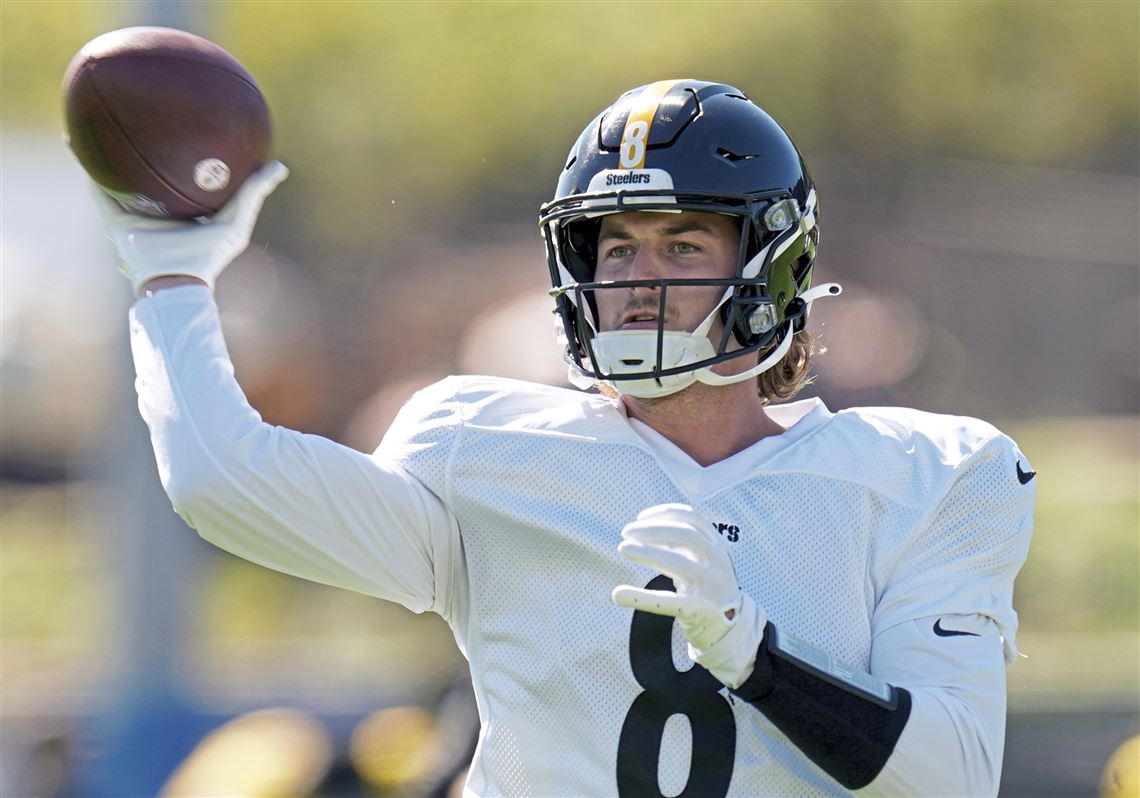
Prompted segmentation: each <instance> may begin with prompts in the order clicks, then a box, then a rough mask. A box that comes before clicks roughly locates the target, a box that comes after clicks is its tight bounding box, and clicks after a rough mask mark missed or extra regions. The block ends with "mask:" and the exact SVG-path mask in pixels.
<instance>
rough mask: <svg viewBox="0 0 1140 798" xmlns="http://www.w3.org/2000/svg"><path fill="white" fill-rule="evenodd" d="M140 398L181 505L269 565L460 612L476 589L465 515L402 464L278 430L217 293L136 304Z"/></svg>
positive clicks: (173, 292)
mask: <svg viewBox="0 0 1140 798" xmlns="http://www.w3.org/2000/svg"><path fill="white" fill-rule="evenodd" d="M131 347H132V350H133V352H134V359H135V368H136V372H137V380H136V387H137V390H138V395H139V408H140V411H141V412H142V415H143V418H144V419H145V420H146V422H147V425H148V426H149V427H150V432H151V440H152V443H153V445H154V450H155V456H156V458H157V461H158V470H159V474H160V477H161V479H162V483H163V486H164V488H165V489H166V491H167V494H168V495H169V496H170V498H171V501H172V502H173V503H174V506H175V509H176V510H177V511H178V512H179V514H180V515H182V517H183V518H184V519H185V520H186V522H187V523H188V524H190V525H191V526H192V527H194V528H195V529H196V530H198V532H199V534H201V535H202V537H204V538H206V539H207V540H209V541H211V542H213V543H215V544H217V545H218V546H220V547H222V548H224V549H226V550H227V551H230V552H232V553H234V554H236V555H238V556H239V557H243V558H245V559H247V560H250V561H252V562H255V563H258V564H260V565H264V566H267V567H269V568H273V569H275V570H278V571H283V572H285V573H288V574H293V575H295V576H300V577H303V578H306V579H311V580H314V581H317V582H323V583H325V584H330V585H335V586H339V587H344V588H347V589H350V590H354V591H358V592H361V593H367V594H369V595H373V596H377V597H380V598H384V599H389V600H392V601H396V602H399V603H400V604H403V605H404V606H406V607H407V608H409V609H411V610H413V611H415V612H422V611H424V610H427V609H430V610H434V611H436V612H438V613H440V614H441V615H444V617H449V616H450V615H451V614H452V613H453V611H454V610H455V609H456V608H455V607H454V606H453V605H452V602H453V601H462V600H464V599H465V597H466V587H465V580H466V572H465V571H464V570H463V557H462V554H461V551H460V542H459V532H458V525H457V522H456V521H455V519H454V517H453V516H452V515H451V513H450V512H449V511H448V510H447V509H446V507H445V506H444V505H443V503H442V502H441V501H440V500H439V499H438V498H437V497H436V496H435V495H434V494H433V493H431V492H430V491H429V490H427V488H425V487H424V486H423V485H422V484H421V483H420V482H418V481H417V480H416V479H415V478H414V477H412V476H411V475H410V474H408V473H406V472H404V471H403V470H401V469H399V468H397V467H395V466H393V465H391V464H389V463H385V462H383V461H382V460H380V459H379V458H376V457H374V456H369V455H366V454H363V453H361V452H358V451H355V450H353V449H350V448H348V447H345V446H342V445H340V444H337V443H334V442H333V441H330V440H328V439H325V438H321V437H319V436H315V435H305V434H302V433H299V432H295V431H293V430H288V429H283V428H280V427H274V426H272V425H269V424H266V423H264V422H263V421H262V420H261V417H260V416H259V415H258V414H257V412H256V411H255V410H254V409H253V408H251V407H250V406H249V404H248V402H247V401H246V399H245V396H244V394H243V393H242V391H241V388H240V386H239V385H238V383H237V381H236V380H235V379H234V370H233V365H232V364H231V362H230V359H229V355H228V353H227V351H226V347H225V342H224V340H223V337H222V330H221V322H220V320H219V318H218V311H217V306H216V305H215V304H214V300H213V297H212V295H211V293H210V291H209V289H207V288H206V287H204V286H186V287H179V288H171V289H167V290H164V291H161V292H158V293H156V294H155V295H154V296H153V297H150V298H147V299H142V300H140V301H139V302H138V303H137V304H136V305H135V307H134V308H133V309H132V311H131Z"/></svg>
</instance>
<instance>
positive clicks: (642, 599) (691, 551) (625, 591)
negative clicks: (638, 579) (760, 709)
mask: <svg viewBox="0 0 1140 798" xmlns="http://www.w3.org/2000/svg"><path fill="white" fill-rule="evenodd" d="M621 536H622V542H621V544H620V545H619V546H618V551H619V552H621V554H622V555H624V556H625V557H626V558H628V559H630V560H633V561H634V562H636V563H639V564H640V565H644V566H646V567H647V568H651V569H653V570H655V571H660V572H661V573H663V574H665V575H667V576H669V577H671V578H672V579H673V583H674V585H676V588H677V592H676V593H673V592H670V591H667V590H646V589H644V588H639V587H634V586H632V585H619V586H618V587H616V588H614V591H613V594H612V597H613V601H614V603H615V604H617V605H618V606H619V607H629V608H631V609H634V610H641V611H642V612H651V613H653V614H655V615H669V616H673V617H674V618H676V619H677V622H678V624H679V625H680V627H681V632H682V633H683V634H684V635H685V639H686V640H687V641H688V642H689V656H690V657H692V659H693V661H694V662H697V663H698V664H700V665H702V666H704V667H705V668H707V669H708V670H709V671H711V672H712V674H713V675H714V676H716V677H717V678H718V679H720V681H721V682H723V683H724V684H727V685H728V686H729V687H738V686H740V684H742V683H743V682H744V681H745V680H746V679H747V678H748V677H749V676H750V675H751V674H752V668H753V665H754V664H755V662H756V651H757V649H758V648H759V647H760V642H761V640H762V639H763V636H764V626H765V625H766V624H767V616H766V615H765V613H764V612H763V611H761V610H760V609H759V608H758V607H757V606H756V604H755V602H753V600H752V599H751V597H750V596H748V594H746V593H744V592H743V591H742V590H741V589H740V587H739V585H737V582H736V572H735V571H734V570H733V567H732V558H731V557H730V556H729V551H728V544H727V543H726V542H725V541H724V540H723V539H722V538H721V537H720V535H719V534H718V533H717V531H716V527H714V526H713V524H712V522H711V521H709V520H708V519H706V518H705V517H704V516H702V515H701V514H700V513H698V512H697V511H696V510H694V509H693V508H692V507H689V506H688V505H684V504H659V505H657V506H655V507H650V508H648V509H646V510H643V511H642V512H641V513H640V514H639V515H638V516H637V520H636V521H633V522H632V523H629V524H627V525H626V526H625V528H624V529H622V531H621Z"/></svg>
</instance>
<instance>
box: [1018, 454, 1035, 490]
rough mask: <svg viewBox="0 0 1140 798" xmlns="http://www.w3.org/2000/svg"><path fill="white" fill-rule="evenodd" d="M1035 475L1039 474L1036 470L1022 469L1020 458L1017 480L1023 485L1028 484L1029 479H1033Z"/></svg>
mask: <svg viewBox="0 0 1140 798" xmlns="http://www.w3.org/2000/svg"><path fill="white" fill-rule="evenodd" d="M1035 476H1037V472H1036V471H1022V470H1021V461H1020V460H1018V461H1017V481H1018V482H1020V483H1021V484H1022V485H1027V484H1029V480H1031V479H1033V478H1034V477H1035Z"/></svg>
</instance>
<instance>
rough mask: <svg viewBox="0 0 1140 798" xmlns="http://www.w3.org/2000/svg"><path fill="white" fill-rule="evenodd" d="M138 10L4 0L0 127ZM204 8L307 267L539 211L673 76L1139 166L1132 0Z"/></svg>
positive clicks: (775, 105) (1012, 154) (899, 138)
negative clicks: (260, 97)
mask: <svg viewBox="0 0 1140 798" xmlns="http://www.w3.org/2000/svg"><path fill="white" fill-rule="evenodd" d="M139 13H141V9H140V4H129V3H105V2H84V3H71V2H56V3H33V2H22V1H21V0H13V2H5V4H4V8H3V23H4V24H3V59H4V70H3V75H2V78H0V81H2V82H0V91H2V92H3V96H4V111H3V125H4V126H12V125H21V126H28V125H35V126H47V127H57V126H58V124H59V122H58V116H59V110H58V108H59V79H60V77H61V76H62V74H63V71H64V68H65V66H66V64H67V61H68V59H69V58H70V57H71V55H72V54H73V53H74V52H75V51H76V50H77V49H78V48H79V47H80V46H81V45H82V44H83V43H84V42H85V41H86V40H88V39H90V38H91V37H92V36H94V35H95V34H97V33H100V32H103V31H105V30H108V29H111V28H115V27H121V26H125V25H129V24H134V23H136V21H137V17H135V16H132V15H137V14H139ZM195 13H196V14H197V15H198V17H199V18H200V19H201V23H202V25H203V28H204V29H203V30H200V31H199V32H200V33H203V34H205V35H207V36H210V37H212V38H215V39H216V40H217V41H219V43H221V44H222V45H223V46H225V47H227V48H228V49H230V50H231V51H232V52H234V53H235V54H236V55H237V56H238V57H239V58H240V59H241V60H242V61H243V62H245V63H246V65H247V66H248V67H249V68H250V69H251V71H252V72H253V73H254V74H255V75H256V76H257V78H258V80H259V82H260V83H261V84H262V87H263V89H264V90H265V92H266V94H267V95H268V97H269V99H270V102H271V105H272V108H273V111H274V115H275V119H276V125H277V136H278V144H277V153H278V155H279V156H280V157H282V159H284V160H286V161H287V162H289V163H290V164H291V165H292V167H293V169H294V175H293V179H292V181H291V188H292V190H291V191H289V192H285V194H286V195H287V198H286V199H285V200H283V201H282V202H280V203H279V202H276V201H275V203H273V204H272V206H271V211H270V214H274V213H276V214H277V216H278V218H292V219H294V220H296V219H303V220H304V224H303V225H296V224H292V225H290V226H289V227H288V228H287V229H282V230H280V231H279V232H280V233H281V235H283V236H284V237H285V239H286V240H287V241H288V242H289V245H290V246H289V248H290V250H291V251H292V252H293V254H294V255H297V256H300V257H301V259H302V260H305V261H308V262H313V261H314V260H316V259H318V258H324V259H328V258H331V257H336V256H337V255H338V254H343V255H352V254H358V253H363V252H368V251H371V250H373V249H374V248H380V247H382V246H383V245H384V242H386V241H389V240H391V236H392V234H393V232H394V231H397V230H400V229H402V228H404V227H406V226H408V225H410V224H412V223H413V221H414V220H420V224H422V220H423V219H425V218H427V219H433V220H435V221H436V222H437V223H438V224H439V225H441V226H444V227H448V226H451V225H454V224H455V223H456V222H455V221H454V220H455V219H456V218H460V217H466V219H467V220H468V221H469V222H470V223H472V224H477V223H480V222H483V221H490V220H493V219H496V218H497V219H499V220H500V221H502V220H503V219H504V218H506V219H509V220H510V221H512V222H514V221H516V220H517V221H518V222H519V223H520V224H526V225H529V224H530V223H531V221H532V219H533V210H534V209H535V206H536V205H537V204H538V202H540V201H542V200H543V199H545V198H546V197H547V195H548V193H549V192H550V190H551V187H552V186H553V184H554V181H555V178H556V175H557V172H558V169H559V168H560V167H561V165H562V158H563V155H564V154H565V152H566V151H567V150H568V149H569V146H570V144H571V143H572V142H573V140H574V138H575V136H576V135H577V133H578V131H579V130H580V129H581V127H582V126H583V125H584V124H585V123H586V122H587V121H588V120H589V119H590V118H591V117H592V116H593V114H595V113H596V112H597V111H599V110H600V109H601V108H602V107H604V106H605V105H606V104H608V103H609V102H610V101H611V100H612V99H613V98H614V97H616V95H617V94H618V93H619V92H620V91H622V90H624V89H627V88H630V87H632V86H635V85H638V84H640V83H644V82H648V81H650V80H654V79H659V78H661V77H671V76H684V75H691V76H697V77H706V78H711V79H719V80H724V81H726V82H731V83H734V84H737V85H739V86H740V87H742V88H743V89H745V90H746V91H748V92H749V93H750V94H751V96H752V97H753V98H754V99H756V100H757V101H758V102H760V104H761V105H763V106H765V107H766V108H768V109H769V110H770V111H771V112H772V113H773V114H774V115H775V116H776V117H777V118H778V119H780V120H781V121H782V122H783V123H784V124H785V125H786V126H787V127H788V128H789V130H790V131H791V132H792V134H793V136H794V137H795V138H796V139H797V141H798V143H799V144H800V145H801V147H802V148H803V149H805V150H806V151H807V152H808V153H809V154H812V153H817V152H820V151H834V152H845V153H854V154H857V155H860V156H863V157H866V158H869V159H876V158H879V157H886V156H889V157H890V158H891V159H893V160H896V161H897V160H898V159H899V158H900V157H907V156H916V157H917V156H920V155H929V154H932V153H933V154H944V155H958V156H966V157H969V158H972V159H981V160H994V161H1002V162H1020V163H1028V164H1037V165H1062V166H1081V167H1092V168H1111V169H1113V170H1121V169H1123V170H1124V171H1134V170H1135V169H1136V166H1137V153H1136V147H1135V142H1136V138H1137V130H1138V123H1137V120H1138V118H1140V112H1138V95H1140V89H1138V78H1137V74H1138V73H1137V29H1138V24H1140V6H1137V5H1136V4H1135V3H1130V2H1121V3H1113V2H1102V3H1075V2H1073V3H1064V2H1058V3H1037V2H1024V3H1003V2H993V3H940V2H929V3H811V4H808V3H803V4H797V3H727V2H726V3H720V2H701V3H670V4H644V3H607V4H604V5H602V4H597V3H586V2H580V3H529V4H518V3H449V2H444V3H401V2H394V3H341V2H337V3H283V2H282V3H278V2H259V3H216V4H215V3H211V4H201V5H199V6H197V7H196V11H195ZM492 196H493V197H495V199H496V203H495V204H489V203H487V202H486V201H485V198H487V197H492ZM481 198H482V199H481ZM285 205H288V207H283V206H285ZM272 208H276V211H273V210H272ZM519 214H522V215H524V216H525V218H522V219H519V218H518V216H519ZM272 218H273V217H272V216H271V217H270V219H272ZM283 228H284V225H283ZM427 232H428V233H429V234H430V233H434V231H427ZM359 268H369V267H368V266H363V265H361V266H359Z"/></svg>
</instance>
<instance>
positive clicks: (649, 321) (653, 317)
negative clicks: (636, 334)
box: [618, 311, 657, 330]
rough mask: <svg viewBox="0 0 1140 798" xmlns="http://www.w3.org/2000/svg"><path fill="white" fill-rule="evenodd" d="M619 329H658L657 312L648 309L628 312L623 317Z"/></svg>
mask: <svg viewBox="0 0 1140 798" xmlns="http://www.w3.org/2000/svg"><path fill="white" fill-rule="evenodd" d="M618 329H619V330H656V329H657V314H656V313H649V312H646V311H639V312H631V313H626V314H625V316H623V317H622V320H621V324H620V325H619V326H618Z"/></svg>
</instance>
